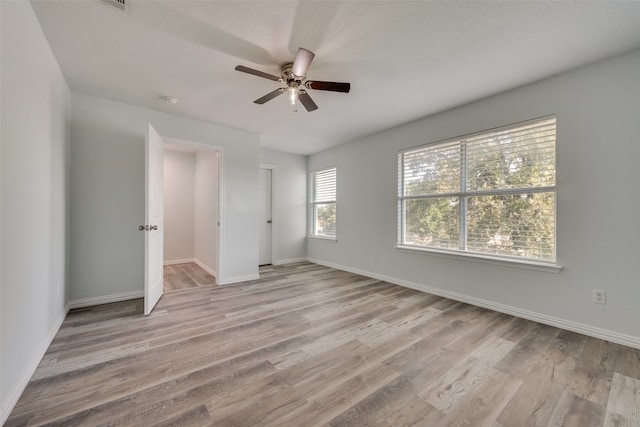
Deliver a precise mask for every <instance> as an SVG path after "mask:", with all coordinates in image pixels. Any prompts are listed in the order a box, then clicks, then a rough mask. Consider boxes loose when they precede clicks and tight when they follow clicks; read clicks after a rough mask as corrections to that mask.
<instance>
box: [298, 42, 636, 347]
mask: <svg viewBox="0 0 640 427" xmlns="http://www.w3.org/2000/svg"><path fill="white" fill-rule="evenodd" d="M425 96H428V94H425ZM549 114H556V115H557V177H558V179H557V185H558V192H557V195H558V198H557V259H558V263H559V264H561V265H563V266H564V269H563V270H562V271H561V272H559V273H550V272H545V271H533V270H526V269H522V268H517V267H512V266H504V265H494V264H489V263H483V262H476V261H473V260H470V259H466V258H462V257H455V256H453V257H443V256H438V255H435V254H429V253H418V252H410V251H406V250H400V249H396V248H394V245H395V244H396V224H397V222H396V210H397V209H396V198H397V154H398V150H400V149H404V148H408V147H413V146H417V145H420V144H424V143H428V142H433V141H439V140H443V139H447V138H452V137H456V136H460V135H464V134H467V133H472V132H477V131H481V130H485V129H490V128H493V127H497V126H501V125H507V124H510V123H516V122H519V121H523V120H527V119H532V118H536V117H541V116H546V115H549ZM639 114H640V51H636V52H633V53H631V54H627V55H624V56H619V57H615V58H612V59H610V60H607V61H604V62H601V63H597V64H594V65H591V66H587V67H584V68H582V69H578V70H575V71H572V72H568V73H565V74H562V75H559V76H556V77H553V78H550V79H547V80H544V81H541V82H538V83H535V84H531V85H528V86H525V87H522V88H519V89H515V90H511V91H508V92H505V93H503V94H500V95H497V96H493V97H490V98H487V99H484V100H481V101H478V102H475V103H472V104H469V105H465V106H462V107H459V108H455V109H453V110H450V111H446V112H443V113H441V114H438V115H434V116H431V117H427V118H424V119H421V120H418V121H415V122H412V123H409V124H406V125H403V126H400V127H397V128H394V129H390V130H387V131H384V132H381V133H378V134H376V135H372V136H370V137H367V138H363V139H361V140H358V141H354V142H352V143H349V144H346V145H343V146H339V147H337V148H334V149H331V150H328V151H325V152H322V153H318V154H315V155H312V156H310V158H309V170H313V169H318V168H321V167H325V166H333V165H336V166H337V168H338V184H337V185H338V188H337V191H338V206H337V217H338V236H337V237H338V240H337V242H331V241H326V240H318V239H308V246H307V248H308V256H309V257H310V258H311V259H315V260H317V261H319V262H322V263H325V264H329V265H335V266H341V267H343V268H347V269H351V270H353V271H360V272H363V273H366V274H370V275H377V276H378V277H384V278H388V279H390V280H394V281H396V282H398V283H404V284H406V285H408V286H413V287H417V288H420V289H424V290H431V291H434V292H437V293H440V294H443V295H447V296H453V297H455V298H458V299H462V300H466V301H470V302H473V303H476V304H480V305H484V306H487V307H491V308H494V309H498V310H501V311H507V312H511V313H515V314H519V315H522V316H524V317H529V318H535V319H537V320H540V321H543V322H547V323H554V324H556V325H562V326H564V327H567V328H569V329H574V330H580V331H582V332H585V333H588V334H591V335H595V336H598V335H600V336H607V337H609V338H612V339H615V340H617V341H618V342H623V343H628V344H630V345H634V346H636V347H640V329H639V327H638V325H640V310H638V304H639V303H640V279H639V277H640V256H639V253H640V252H639V250H638V242H639V241H640V227H638V218H639V212H640V191H638V182H639V172H638V159H640V143H639V141H638V135H640V120H639V117H640V115H639ZM375 252H377V253H378V254H379V258H378V261H377V262H376V261H375V258H374V253H375ZM593 289H604V290H605V291H606V292H607V304H606V305H598V304H594V303H592V301H591V297H592V290H593Z"/></svg>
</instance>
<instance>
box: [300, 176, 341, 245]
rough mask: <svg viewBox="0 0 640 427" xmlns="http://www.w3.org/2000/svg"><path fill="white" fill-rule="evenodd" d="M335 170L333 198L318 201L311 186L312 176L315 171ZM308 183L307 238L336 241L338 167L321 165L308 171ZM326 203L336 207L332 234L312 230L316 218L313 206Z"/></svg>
mask: <svg viewBox="0 0 640 427" xmlns="http://www.w3.org/2000/svg"><path fill="white" fill-rule="evenodd" d="M332 169H333V170H335V196H336V197H335V199H333V200H323V201H322V202H318V201H316V200H314V199H315V188H314V187H313V176H314V175H315V174H317V173H320V172H326V171H330V170H332ZM308 179H309V185H308V188H307V191H308V195H307V199H308V201H307V237H308V238H312V239H319V240H329V241H337V240H338V219H337V218H338V216H337V212H338V168H337V167H336V166H327V167H323V168H320V169H315V170H312V171H310V172H309V177H308ZM326 204H333V205H335V207H336V208H335V209H336V230H335V234H334V235H333V236H328V235H322V234H314V233H313V230H314V223H315V220H316V215H315V212H316V210H315V207H316V205H326Z"/></svg>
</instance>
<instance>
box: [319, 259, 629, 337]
mask: <svg viewBox="0 0 640 427" xmlns="http://www.w3.org/2000/svg"><path fill="white" fill-rule="evenodd" d="M307 261H309V262H313V263H315V264H320V265H324V266H327V267H331V268H335V269H336V270H343V271H348V272H349V273H355V274H359V275H361V276H365V277H371V278H372V279H377V280H381V281H384V282H388V283H393V284H394V285H399V286H404V287H406V288H411V289H415V290H417V291H421V292H426V293H429V294H433V295H438V296H441V297H444V298H449V299H452V300H456V301H460V302H464V303H467V304H471V305H475V306H478V307H482V308H488V309H489V310H493V311H497V312H500V313H505V314H510V315H512V316H516V317H521V318H523V319H527V320H532V321H534V322H538V323H543V324H545V325H549V326H554V327H556V328H560V329H566V330H568V331H572V332H577V333H579V334H583V335H587V336H590V337H594V338H599V339H603V340H605V341H610V342H613V343H616V344H622V345H626V346H628V347H633V348H637V349H640V337H635V336H632V335H625V334H621V333H618V332H614V331H610V330H607V329H601V328H597V327H595V326H590V325H585V324H583V323H578V322H573V321H571V320H566V319H561V318H558V317H554V316H548V315H546V314H541V313H536V312H534V311H529V310H523V309H521V308H517V307H512V306H508V305H504V304H499V303H496V302H493V301H488V300H484V299H481V298H476V297H471V296H468V295H464V294H459V293H457V292H450V291H447V290H444V289H438V288H433V287H431V286H428V285H423V284H421V283H415V282H410V281H408V280H403V279H397V278H395V277H390V276H385V275H382V274H377V273H372V272H370V271H365V270H360V269H358V268H351V267H347V266H344V265H340V264H335V263H332V262H327V261H323V260H320V259H315V258H309V257H307Z"/></svg>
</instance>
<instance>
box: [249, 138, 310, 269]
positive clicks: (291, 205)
mask: <svg viewBox="0 0 640 427" xmlns="http://www.w3.org/2000/svg"><path fill="white" fill-rule="evenodd" d="M260 163H261V164H262V165H269V166H273V175H272V184H271V186H272V214H273V226H272V231H271V232H272V239H273V245H272V246H273V249H274V251H273V253H272V259H273V263H274V264H278V263H283V262H287V261H296V260H300V259H304V258H305V257H306V242H305V240H306V237H305V236H306V233H307V225H306V218H307V157H306V156H301V155H297V154H289V153H283V152H281V151H274V150H267V149H261V150H260Z"/></svg>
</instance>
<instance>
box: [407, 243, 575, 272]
mask: <svg viewBox="0 0 640 427" xmlns="http://www.w3.org/2000/svg"><path fill="white" fill-rule="evenodd" d="M395 248H396V249H399V250H401V251H407V252H422V253H426V254H433V255H436V256H443V257H446V258H454V259H460V258H466V259H468V260H469V261H474V262H482V263H487V264H496V265H502V266H506V267H516V268H524V269H527V270H538V271H546V272H548V273H559V272H560V270H562V266H561V265H558V264H555V263H550V262H541V261H530V260H524V259H523V260H520V259H516V258H501V257H494V256H491V255H483V254H476V253H465V252H454V251H446V250H440V249H431V248H420V247H416V246H405V245H397V246H395Z"/></svg>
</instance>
